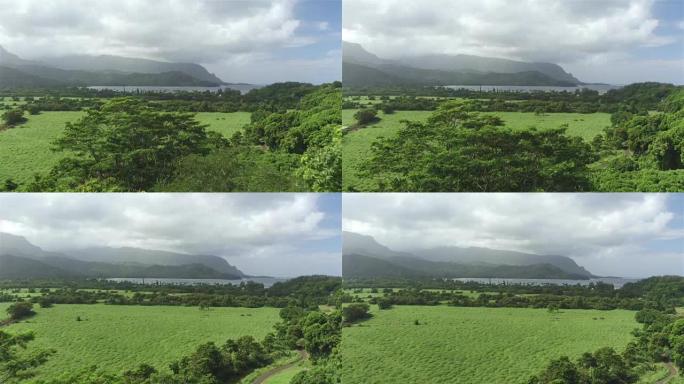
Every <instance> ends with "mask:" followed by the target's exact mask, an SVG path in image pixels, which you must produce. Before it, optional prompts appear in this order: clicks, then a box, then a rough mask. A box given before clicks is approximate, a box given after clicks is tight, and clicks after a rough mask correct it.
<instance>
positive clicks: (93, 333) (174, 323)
mask: <svg viewBox="0 0 684 384" xmlns="http://www.w3.org/2000/svg"><path fill="white" fill-rule="evenodd" d="M5 308H6V305H3V306H1V307H0V310H2V312H3V315H4V311H5ZM36 312H38V314H37V315H36V316H35V317H33V318H30V319H28V320H27V321H24V322H21V323H18V324H13V325H11V326H9V327H7V328H6V329H7V330H9V331H10V332H21V331H27V330H33V331H34V332H35V335H36V340H35V341H34V342H32V343H31V344H30V349H38V348H54V349H56V350H57V353H56V354H55V355H53V356H52V357H51V358H50V360H49V361H48V362H47V363H46V364H45V365H44V366H42V367H40V368H39V369H38V374H39V376H38V377H37V378H39V379H47V378H53V377H57V376H58V375H60V374H62V373H64V372H76V371H79V370H81V369H84V368H88V367H90V366H93V365H97V366H98V368H100V369H102V370H103V371H106V372H111V373H120V372H121V371H123V370H126V369H131V368H135V367H137V366H138V365H139V364H142V363H147V364H151V365H153V366H155V367H157V368H159V369H162V370H167V369H168V364H169V363H170V362H172V361H174V360H177V359H178V358H180V357H182V356H183V355H186V354H189V353H191V352H193V351H194V350H195V348H196V347H197V346H199V345H200V344H202V343H205V342H208V341H214V342H216V343H221V344H222V343H224V342H225V341H226V340H227V339H229V338H237V337H240V336H244V335H252V336H254V337H255V338H257V339H258V340H260V339H262V338H263V337H264V336H265V335H266V334H267V333H268V332H270V331H272V327H273V324H275V323H276V322H277V321H278V320H279V316H278V309H275V308H211V309H210V310H208V311H200V310H199V309H198V308H197V307H163V306H150V307H143V306H113V305H103V304H96V305H67V304H63V305H56V306H54V307H53V308H47V309H43V308H37V309H36ZM77 316H80V318H81V319H82V321H77V320H76V318H77ZM2 317H4V316H2Z"/></svg>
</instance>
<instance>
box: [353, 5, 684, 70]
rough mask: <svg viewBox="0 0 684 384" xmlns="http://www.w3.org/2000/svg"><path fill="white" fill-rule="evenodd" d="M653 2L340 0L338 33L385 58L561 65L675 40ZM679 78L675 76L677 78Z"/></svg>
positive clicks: (608, 66) (655, 45)
mask: <svg viewBox="0 0 684 384" xmlns="http://www.w3.org/2000/svg"><path fill="white" fill-rule="evenodd" d="M654 4H655V2H654V0H607V1H566V0H524V1H517V2H511V1H508V0H460V1H451V0H427V1H420V2H417V1H416V2H406V1H402V0H345V1H344V2H343V37H344V39H345V40H348V41H352V42H356V43H360V44H362V45H363V46H364V47H365V48H367V49H368V50H369V51H371V52H373V53H376V54H378V55H379V56H381V57H386V58H397V57H402V56H410V55H420V54H430V53H443V54H473V55H480V56H492V57H504V58H510V59H518V60H525V61H546V62H553V63H559V64H562V65H568V64H572V63H575V62H578V61H587V60H591V59H592V58H593V57H596V56H606V55H608V56H611V55H616V54H617V55H624V54H625V53H626V52H629V51H631V50H633V49H636V48H640V47H658V46H663V45H667V44H670V43H673V42H675V41H676V36H664V35H659V34H658V33H657V32H656V29H657V27H658V26H659V24H660V21H659V20H658V19H657V18H656V17H655V16H654V15H653V14H652V8H653V6H654ZM632 60H634V58H632ZM679 64H680V65H682V61H681V60H680V61H679ZM601 69H602V70H600V71H599V70H596V69H594V71H593V72H600V73H602V74H603V73H606V74H607V73H610V70H611V67H610V64H608V65H606V66H604V67H602V68H601ZM579 72H580V73H576V75H580V79H581V80H583V79H582V78H581V77H593V72H591V71H579ZM635 72H636V68H633V69H632V74H635ZM596 77H597V78H598V77H600V76H596ZM681 77H682V76H681V75H680V76H678V77H677V78H676V79H679V80H684V79H682V78H681ZM591 80H592V81H593V80H594V79H593V78H592V79H591ZM604 81H605V80H604ZM622 81H624V78H623V79H622ZM670 81H672V80H670Z"/></svg>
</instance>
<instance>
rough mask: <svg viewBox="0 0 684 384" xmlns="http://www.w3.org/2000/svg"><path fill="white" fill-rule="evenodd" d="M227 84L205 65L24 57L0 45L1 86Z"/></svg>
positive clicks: (84, 57)
mask: <svg viewBox="0 0 684 384" xmlns="http://www.w3.org/2000/svg"><path fill="white" fill-rule="evenodd" d="M222 84H227V83H225V82H224V81H223V80H221V79H220V78H218V77H217V76H216V75H214V74H213V73H210V72H209V71H207V70H206V68H204V67H203V66H201V65H199V64H193V63H171V62H163V61H156V60H148V59H139V58H131V57H121V56H112V55H100V56H88V55H70V56H61V57H45V58H41V59H40V60H25V59H22V58H20V57H19V56H17V55H15V54H13V53H11V52H8V51H7V50H5V49H4V48H3V47H2V46H0V87H6V88H9V87H52V86H59V85H62V86H98V85H100V86H103V85H110V86H112V85H117V86H132V85H136V86H203V87H215V86H219V85H222Z"/></svg>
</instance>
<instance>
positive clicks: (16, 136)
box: [0, 112, 251, 185]
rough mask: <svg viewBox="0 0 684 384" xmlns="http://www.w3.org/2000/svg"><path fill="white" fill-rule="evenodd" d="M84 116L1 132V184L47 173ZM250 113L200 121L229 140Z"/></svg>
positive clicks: (55, 116)
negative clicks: (56, 148)
mask: <svg viewBox="0 0 684 384" xmlns="http://www.w3.org/2000/svg"><path fill="white" fill-rule="evenodd" d="M82 115H83V112H41V113H40V114H38V115H28V114H27V115H26V117H27V118H28V121H27V122H26V123H25V124H21V125H18V126H16V127H14V128H10V129H6V130H4V131H0V182H2V183H4V181H5V180H7V179H10V178H11V179H12V180H13V181H14V182H16V183H19V184H20V185H24V184H26V183H28V182H30V181H32V180H33V175H34V174H36V173H41V174H43V173H47V172H48V171H49V170H50V169H51V168H52V167H53V166H54V165H55V164H56V163H57V162H58V161H59V160H60V159H61V158H62V157H64V154H63V153H60V152H53V151H51V150H50V148H51V143H52V142H53V141H54V140H55V139H56V138H58V137H59V136H60V135H61V133H62V131H63V130H64V126H65V124H66V123H67V122H70V121H75V120H77V119H78V118H79V117H81V116H82ZM250 116H251V114H250V113H249V112H235V113H219V112H202V113H198V114H197V120H198V121H200V122H201V123H204V124H208V125H209V128H208V129H209V130H213V131H216V132H219V133H221V134H222V135H224V136H225V137H227V138H230V137H231V136H232V135H233V133H235V132H236V131H238V130H240V129H241V128H242V127H243V126H244V125H245V124H248V123H249V120H250Z"/></svg>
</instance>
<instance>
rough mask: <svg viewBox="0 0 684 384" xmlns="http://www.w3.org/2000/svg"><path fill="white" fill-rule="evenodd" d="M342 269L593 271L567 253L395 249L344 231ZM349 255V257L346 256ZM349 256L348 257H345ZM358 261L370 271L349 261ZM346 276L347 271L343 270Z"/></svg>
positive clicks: (461, 273)
mask: <svg viewBox="0 0 684 384" xmlns="http://www.w3.org/2000/svg"><path fill="white" fill-rule="evenodd" d="M342 247H343V250H342V253H343V269H344V266H346V268H347V270H348V271H349V273H351V274H353V275H349V277H371V276H369V274H370V275H376V276H386V277H387V276H439V277H501V278H504V277H508V278H539V279H541V278H547V279H589V278H591V277H594V276H593V275H592V274H591V272H589V271H587V270H586V269H584V268H583V267H581V266H579V265H577V263H575V261H574V260H572V259H571V258H569V257H565V256H557V255H535V254H529V253H523V252H515V251H505V250H496V249H489V248H476V247H470V248H460V247H438V248H430V249H416V250H412V251H410V252H398V251H394V250H392V249H390V248H388V247H386V246H384V245H382V244H380V243H378V242H377V241H376V240H375V239H374V238H373V237H371V236H365V235H360V234H357V233H353V232H346V231H345V232H343V246H342ZM347 256H349V257H347ZM345 257H347V259H345ZM349 258H351V260H356V261H358V262H359V263H362V264H363V265H367V267H364V268H368V270H367V271H362V270H360V269H361V268H360V267H356V266H354V265H353V264H350V263H351V262H350V260H349ZM343 276H346V275H344V271H343Z"/></svg>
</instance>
